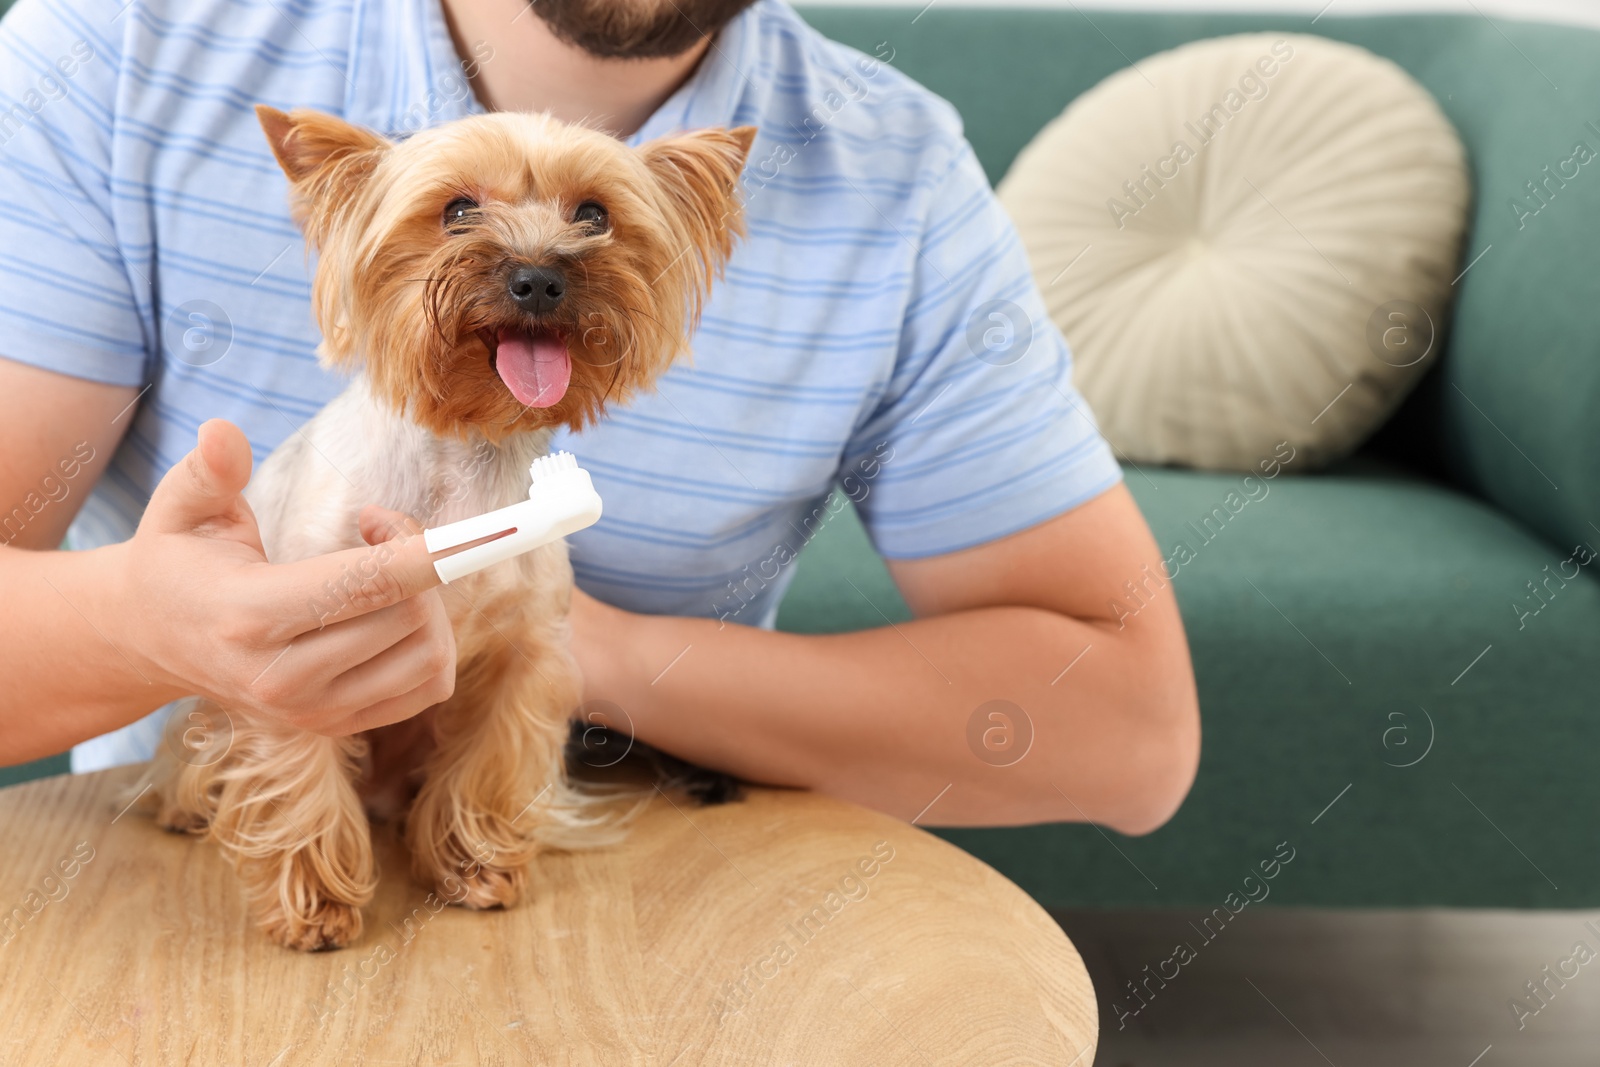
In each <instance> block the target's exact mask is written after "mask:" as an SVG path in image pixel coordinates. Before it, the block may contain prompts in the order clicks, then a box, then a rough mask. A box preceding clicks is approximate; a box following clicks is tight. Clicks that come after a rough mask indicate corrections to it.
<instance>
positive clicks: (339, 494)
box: [245, 377, 571, 616]
mask: <svg viewBox="0 0 1600 1067" xmlns="http://www.w3.org/2000/svg"><path fill="white" fill-rule="evenodd" d="M549 439H550V431H548V430H542V431H538V432H534V433H527V434H518V435H515V436H513V437H510V438H507V439H506V440H504V441H502V442H501V443H500V444H498V445H492V444H490V443H489V442H488V441H487V440H485V439H483V438H475V439H473V440H461V439H458V438H441V437H437V436H435V435H434V434H432V433H430V432H429V431H427V430H425V429H423V428H421V427H419V426H417V425H416V424H415V423H413V422H411V421H409V420H408V419H406V418H405V417H403V416H402V415H399V414H397V413H395V412H393V411H391V410H389V409H388V408H387V407H385V406H384V405H382V404H381V403H379V402H378V401H377V400H376V399H375V398H374V397H373V396H372V393H371V391H370V389H369V388H368V386H367V381H366V379H365V377H357V378H356V379H355V380H354V381H352V382H351V384H350V385H349V387H347V388H346V389H345V390H344V392H342V393H340V394H339V395H338V396H337V397H335V398H334V399H333V400H332V401H331V402H330V403H329V404H328V405H327V406H326V407H325V408H323V409H322V411H320V412H319V413H318V414H317V416H316V417H315V418H313V419H312V420H311V421H310V422H308V423H307V424H306V425H305V426H303V427H301V428H300V430H299V431H297V432H296V433H295V434H294V435H293V436H291V437H290V438H289V439H288V440H286V441H284V443H283V444H282V445H280V446H279V447H278V448H277V449H276V450H275V451H274V452H273V453H272V455H270V456H268V457H267V459H266V461H265V462H263V463H262V464H261V467H260V469H259V470H258V471H257V472H256V475H255V477H254V478H253V479H252V480H251V483H250V486H249V488H248V489H247V490H246V491H245V498H246V499H247V500H248V501H249V502H250V506H251V507H252V508H253V509H254V510H255V513H256V520H257V522H258V523H259V525H260V528H261V539H262V544H263V546H264V547H265V548H266V551H267V558H268V559H269V560H271V561H273V562H275V563H286V562H292V561H294V560H299V559H306V558H308V557H311V556H316V555H321V554H323V553H327V552H335V551H338V550H340V549H346V548H353V547H357V546H359V545H361V544H363V543H364V542H363V541H362V540H361V532H360V529H359V527H358V524H357V521H356V520H357V516H358V514H359V513H360V511H361V508H362V507H364V506H365V505H367V504H377V505H380V506H382V507H386V508H391V509H393V510H395V511H400V512H404V513H405V514H407V515H410V516H412V517H414V518H416V519H417V520H418V521H419V522H421V523H422V525H423V526H424V527H435V526H442V525H444V524H445V523H449V522H454V521H456V520H458V519H464V518H467V517H469V516H472V515H479V514H482V513H484V512H486V511H493V510H495V509H497V508H502V507H506V506H507V505H510V504H514V503H516V502H517V501H519V500H525V499H527V494H528V465H529V464H530V463H531V462H533V460H534V459H535V458H536V457H538V456H540V455H543V454H544V453H545V451H546V449H547V446H548V443H549ZM570 573H571V572H570V570H569V568H568V567H567V563H566V550H565V547H564V546H563V545H562V544H561V543H560V542H557V543H556V544H554V545H548V546H546V547H545V548H542V549H538V550H536V551H534V552H531V553H528V554H527V555H525V556H520V557H517V559H515V560H512V561H508V562H506V563H502V564H497V565H496V566H495V567H492V568H490V569H489V570H487V571H483V572H480V574H478V575H474V576H472V578H469V579H467V580H465V581H463V582H458V583H456V585H457V586H460V587H461V589H460V591H462V592H464V593H467V594H468V595H469V596H470V595H471V594H472V592H473V591H474V590H477V589H483V588H486V587H492V588H494V589H496V590H499V591H505V590H506V589H507V587H508V586H524V587H528V592H530V593H531V592H533V591H534V589H533V588H531V587H533V586H548V584H550V583H551V582H555V583H557V584H561V583H570V581H571V577H570ZM475 579H483V581H478V580H475ZM453 588H454V587H453ZM451 614H452V616H455V615H456V611H454V610H452V612H451Z"/></svg>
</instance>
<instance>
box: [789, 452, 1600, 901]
mask: <svg viewBox="0 0 1600 1067" xmlns="http://www.w3.org/2000/svg"><path fill="white" fill-rule="evenodd" d="M1126 474H1127V484H1128V486H1129V487H1130V488H1131V490H1132V491H1133V493H1134V495H1135V496H1136V497H1137V498H1138V500H1139V504H1140V506H1141V507H1142V508H1143V509H1144V512H1145V514H1146V516H1147V517H1148V518H1149V520H1150V523H1151V526H1152V528H1153V530H1154V531H1155V535H1156V538H1157V540H1158V542H1159V543H1160V544H1161V545H1162V547H1163V550H1164V551H1165V552H1166V553H1168V554H1169V556H1170V557H1171V558H1173V559H1174V561H1176V562H1177V563H1178V566H1177V571H1176V574H1175V576H1174V578H1173V580H1172V584H1171V586H1170V588H1169V590H1167V591H1165V592H1175V593H1176V595H1177V597H1178V603H1179V606H1180V608H1181V610H1182V613H1183V617H1184V622H1185V625H1186V627H1187V629H1188V634H1189V641H1190V644H1191V646H1192V648H1193V652H1194V660H1195V669H1196V673H1197V677H1198V679H1199V685H1200V703H1201V715H1202V719H1203V723H1204V731H1205V737H1204V745H1203V754H1202V758H1201V769H1200V775H1199V778H1198V780H1197V782H1196V783H1195V787H1194V790H1193V792H1192V793H1191V794H1190V797H1189V799H1188V801H1187V802H1186V803H1185V804H1184V806H1183V808H1182V810H1180V811H1179V813H1178V815H1177V817H1176V818H1174V819H1173V821H1172V822H1171V823H1169V824H1168V825H1167V826H1166V827H1164V828H1163V829H1161V830H1159V831H1157V832H1156V833H1155V834H1152V835H1150V836H1149V837H1146V838H1141V839H1137V840H1120V839H1119V840H1117V848H1113V847H1111V845H1109V844H1108V843H1107V841H1106V840H1105V839H1104V838H1102V837H1101V835H1100V834H1099V833H1098V832H1097V831H1095V830H1094V829H1092V828H1089V827H1084V826H1073V825H1058V826H1037V827H1027V828H1020V829H1003V830H959V831H946V832H945V835H946V836H947V837H949V838H950V839H951V840H952V841H954V842H956V843H957V844H959V845H960V846H961V847H963V848H965V849H968V850H969V851H971V852H973V853H974V854H976V855H978V856H979V857H981V858H983V859H985V860H987V861H988V862H990V863H991V864H993V865H994V866H995V867H997V868H998V869H999V870H1000V871H1002V872H1003V873H1004V874H1006V875H1007V876H1008V877H1010V878H1012V879H1014V880H1016V881H1017V882H1018V883H1019V884H1020V885H1022V887H1023V888H1024V889H1026V890H1028V891H1029V892H1030V893H1032V894H1033V895H1034V896H1035V897H1036V898H1038V899H1039V900H1040V901H1041V902H1043V903H1044V904H1046V905H1047V906H1060V907H1066V906H1112V905H1116V906H1127V905H1135V904H1149V905H1155V906H1203V907H1208V908H1209V907H1211V906H1213V905H1217V904H1220V903H1221V902H1222V900H1223V898H1224V897H1225V896H1226V895H1227V894H1228V893H1230V892H1234V891H1236V890H1238V888H1239V883H1240V880H1241V879H1242V878H1243V877H1244V876H1245V875H1246V874H1249V873H1250V872H1251V871H1252V870H1254V869H1255V868H1256V866H1257V864H1258V863H1259V862H1260V861H1261V860H1266V859H1270V858H1271V857H1272V855H1273V852H1274V849H1275V847H1276V846H1277V845H1278V843H1280V842H1284V841H1287V842H1289V844H1290V846H1291V847H1292V848H1294V849H1296V850H1297V858H1296V860H1295V861H1294V862H1293V863H1292V864H1290V865H1289V866H1288V867H1287V868H1285V870H1284V873H1283V874H1282V875H1281V876H1280V877H1278V878H1277V879H1276V880H1275V881H1274V882H1273V883H1272V893H1273V899H1274V900H1276V901H1278V902H1282V903H1298V904H1328V905H1332V904H1341V905H1361V904H1370V905H1383V906H1394V905H1409V904H1429V905H1460V906H1505V905H1515V906H1527V907H1534V906H1543V907H1594V906H1597V905H1600V852H1597V851H1596V850H1595V849H1592V848H1578V847H1574V842H1578V841H1588V840H1592V839H1593V837H1594V834H1595V832H1596V831H1597V830H1600V773H1597V772H1600V749H1597V748H1596V746H1595V744H1594V737H1595V728H1596V727H1595V723H1594V718H1595V715H1596V711H1597V708H1596V684H1595V681H1596V673H1595V664H1596V660H1597V649H1600V581H1597V580H1596V578H1595V576H1594V575H1593V573H1591V572H1593V571H1594V570H1595V569H1596V568H1600V560H1591V562H1589V563H1588V564H1586V565H1585V564H1582V563H1581V562H1579V561H1581V560H1583V559H1587V558H1589V555H1588V553H1586V552H1583V551H1580V552H1578V553H1577V554H1576V556H1575V554H1574V547H1575V546H1564V547H1563V546H1556V545H1552V544H1548V543H1546V542H1543V541H1541V540H1539V539H1538V538H1537V537H1535V536H1533V535H1532V534H1530V533H1528V532H1527V531H1526V530H1524V529H1523V528H1521V527H1519V526H1517V525H1516V524H1515V523H1514V522H1512V521H1511V520H1510V519H1508V518H1506V517H1505V516H1504V515H1503V514H1502V513H1500V512H1497V511H1495V510H1493V509H1491V508H1490V507H1489V506H1487V505H1485V504H1483V503H1481V502H1479V501H1476V500H1474V499H1472V498H1470V497H1467V496H1464V495H1462V494H1459V493H1457V492H1454V491H1452V490H1450V489H1448V488H1445V487H1443V486H1440V485H1438V484H1435V483H1433V482H1429V481H1424V480H1421V479H1419V478H1415V477H1411V476H1408V475H1406V474H1404V473H1403V472H1401V471H1400V470H1399V469H1397V468H1394V467H1390V466H1385V465H1382V464H1379V463H1377V462H1376V461H1371V460H1365V459H1358V460H1353V461H1349V462H1347V463H1346V464H1343V465H1341V466H1340V467H1337V468H1335V469H1334V470H1333V471H1330V472H1328V473H1325V474H1321V475H1316V476H1310V477H1295V476H1293V475H1292V474H1287V473H1286V474H1283V475H1281V476H1279V477H1277V478H1275V479H1271V480H1266V479H1261V478H1254V479H1249V480H1246V479H1244V478H1241V477H1240V476H1237V475H1227V474H1204V473H1195V472H1185V471H1173V470H1157V469H1143V468H1129V469H1128V470H1127V471H1126ZM1180 544H1181V545H1186V546H1187V547H1188V551H1187V552H1180V551H1178V546H1179V545H1180ZM1592 544H1593V545H1594V546H1595V547H1600V537H1597V538H1596V539H1595V540H1594V542H1592ZM1568 561H1572V562H1568ZM1575 570H1576V572H1577V573H1576V576H1575V577H1570V578H1567V577H1563V575H1571V574H1573V572H1574V571H1575ZM845 575H848V576H849V577H850V579H851V581H853V582H854V583H855V585H856V586H858V587H859V589H860V592H857V591H856V590H855V589H852V588H851V587H850V584H849V583H847V582H846V581H845V580H844V576H845ZM1529 583H1534V584H1535V585H1537V586H1538V587H1539V596H1538V599H1535V594H1534V593H1533V592H1532V591H1531V590H1530V586H1529ZM868 598H870V599H871V600H872V601H873V603H872V604H868V603H865V602H864V601H865V600H866V599H868ZM880 610H881V611H883V612H885V613H887V614H888V615H889V616H890V617H891V618H895V619H897V620H898V619H902V618H904V617H906V612H905V608H904V604H903V602H901V601H900V600H899V598H898V596H897V595H896V594H895V592H894V588H893V584H892V582H890V581H889V579H888V575H887V572H886V571H885V570H884V569H883V567H882V565H881V563H879V562H878V560H877V558H876V556H875V555H874V554H873V552H872V549H871V546H870V545H869V544H868V543H867V541H866V538H865V535H864V534H863V533H862V532H861V530H860V527H859V525H858V524H855V523H854V522H853V519H852V517H851V516H850V515H849V514H848V513H846V514H844V515H841V516H840V518H839V519H838V520H836V521H835V522H834V523H833V524H832V525H831V526H830V527H828V528H826V529H825V530H824V531H823V532H822V534H820V535H819V536H818V537H817V538H816V539H815V541H813V543H812V544H811V545H810V546H809V547H808V549H807V551H806V553H805V554H804V555H802V557H801V559H800V562H799V564H798V573H797V575H796V579H795V583H794V586H793V587H792V588H791V591H790V594H789V599H788V600H787V601H786V602H785V604H784V611H783V612H782V613H781V614H780V617H779V625H780V626H783V627H784V628H786V629H797V630H810V631H817V630H825V629H853V628H859V627H865V626H874V625H881V624H882V616H880V615H879V614H878V612H879V611H880ZM1406 764H1411V765H1410V766H1406ZM1347 786H1348V787H1349V788H1348V790H1347V789H1346V787H1347ZM1336 797H1337V798H1338V800H1337V803H1334V804H1333V806H1332V807H1331V808H1329V809H1328V810H1327V811H1326V813H1323V809H1324V808H1325V807H1327V806H1328V805H1329V803H1330V802H1333V801H1334V800H1335V798H1336ZM1556 809H1559V817H1555V816H1556V814H1557V813H1556ZM1319 816H1320V817H1319ZM1313 820H1315V822H1313ZM1508 838H1509V841H1508ZM1119 849H1120V851H1118V850H1119ZM1519 850H1520V851H1519ZM1157 887H1159V888H1157Z"/></svg>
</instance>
